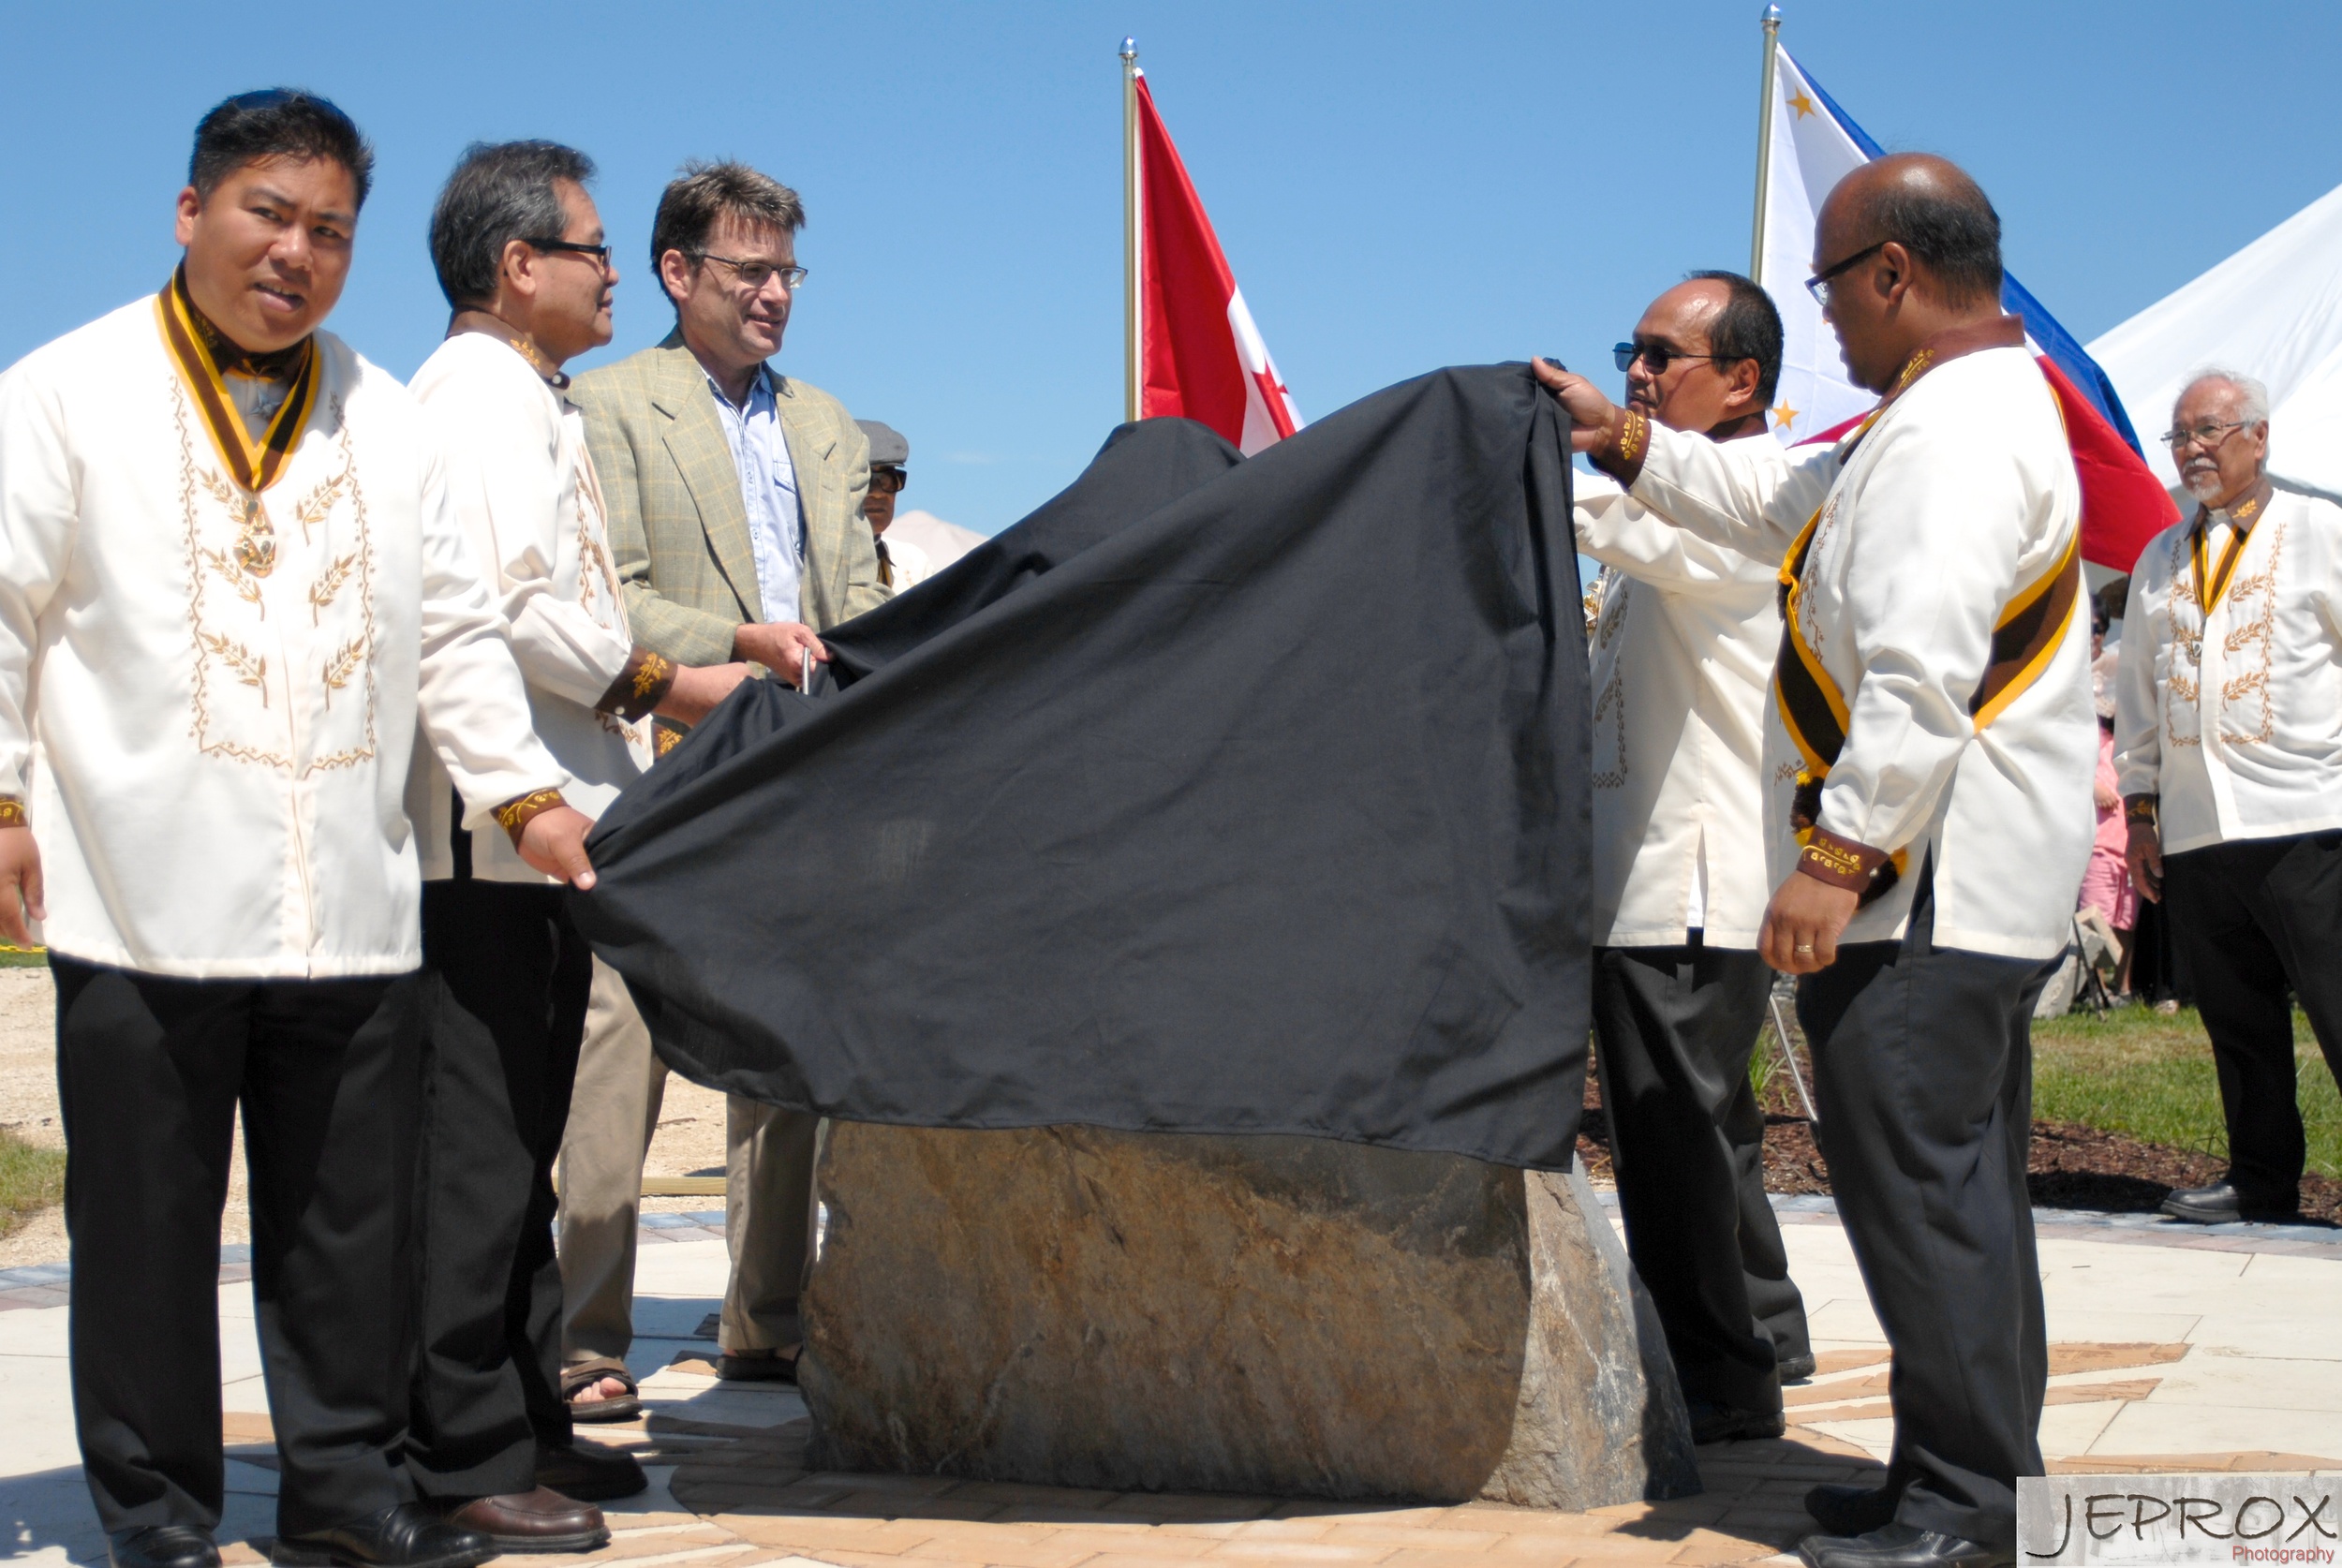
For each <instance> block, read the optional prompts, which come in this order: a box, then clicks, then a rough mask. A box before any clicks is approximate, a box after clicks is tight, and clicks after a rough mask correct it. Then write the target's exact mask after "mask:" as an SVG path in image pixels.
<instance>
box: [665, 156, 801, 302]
mask: <svg viewBox="0 0 2342 1568" xmlns="http://www.w3.org/2000/svg"><path fill="white" fill-rule="evenodd" d="M726 216H730V217H733V218H735V219H737V220H738V221H740V222H742V223H744V224H748V225H749V226H751V227H760V228H770V229H780V230H782V231H783V232H785V233H790V234H793V233H795V232H796V231H797V230H798V229H803V228H804V227H805V202H804V200H802V199H800V198H799V197H798V195H797V193H796V192H795V191H793V190H791V189H790V188H789V187H788V186H787V185H782V184H781V183H780V182H779V181H778V180H776V179H774V178H773V177H772V176H771V175H769V174H766V173H763V172H761V171H760V170H754V169H750V168H749V166H748V165H747V164H745V163H740V162H737V161H735V160H734V159H731V158H719V159H718V160H716V161H715V162H713V163H700V162H692V163H687V164H685V165H684V166H683V171H682V172H681V173H680V174H677V175H676V176H675V177H674V179H673V180H671V181H669V182H668V183H667V188H666V189H665V190H663V191H661V192H660V193H659V212H658V214H657V215H655V216H654V217H653V218H652V219H651V223H650V272H651V276H653V277H655V278H658V279H659V288H660V292H661V293H665V292H666V288H667V280H666V277H665V275H664V274H661V273H660V270H659V263H660V261H661V260H663V259H665V257H666V254H667V252H669V251H671V250H679V251H681V252H682V253H683V254H684V255H685V256H687V257H689V259H690V261H691V264H692V265H693V266H694V267H696V266H698V265H699V263H700V261H701V259H702V258H704V256H705V255H706V254H707V236H708V235H709V234H711V233H713V232H714V231H715V228H716V224H717V221H718V220H719V219H720V218H723V217H726ZM667 299H668V302H669V303H674V295H672V294H668V295H667ZM676 308H677V309H680V308H681V307H680V306H677V307H676Z"/></svg>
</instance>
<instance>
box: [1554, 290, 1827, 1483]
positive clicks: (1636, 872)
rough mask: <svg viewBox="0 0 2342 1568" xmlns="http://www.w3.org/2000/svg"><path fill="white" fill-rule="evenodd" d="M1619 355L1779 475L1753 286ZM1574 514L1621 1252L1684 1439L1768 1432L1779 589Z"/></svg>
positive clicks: (1661, 411)
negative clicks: (1580, 560) (1584, 618)
mask: <svg viewBox="0 0 2342 1568" xmlns="http://www.w3.org/2000/svg"><path fill="white" fill-rule="evenodd" d="M1618 353H1619V358H1620V360H1621V362H1622V363H1621V366H1620V368H1621V369H1623V370H1624V371H1625V372H1626V391H1627V398H1626V401H1627V406H1628V407H1632V408H1634V409H1636V410H1637V411H1638V412H1639V413H1641V414H1643V415H1645V416H1647V417H1648V418H1651V419H1653V420H1656V421H1658V422H1660V423H1662V424H1664V425H1666V426H1668V428H1669V429H1671V430H1681V431H1687V432H1690V433H1692V434H1696V435H1705V436H1708V437H1709V438H1710V439H1711V440H1713V441H1716V442H1718V443H1720V444H1722V447H1723V450H1724V451H1726V452H1727V453H1729V454H1730V456H1731V458H1732V460H1733V461H1735V462H1739V463H1745V464H1748V465H1750V466H1755V467H1757V468H1760V469H1766V470H1770V471H1772V472H1775V473H1779V472H1782V471H1786V468H1787V466H1788V462H1789V459H1788V454H1787V453H1786V451H1783V449H1782V447H1781V444H1780V443H1779V442H1778V441H1776V440H1774V439H1773V438H1772V436H1771V435H1770V434H1768V433H1767V431H1766V429H1765V409H1766V407H1768V406H1769V405H1771V402H1772V394H1773V389H1774V385H1775V383H1776V382H1777V381H1778V380H1779V378H1780V374H1781V315H1780V312H1778V311H1777V310H1775V309H1774V308H1773V304H1772V301H1771V299H1770V298H1768V297H1767V296H1766V294H1765V291H1764V290H1763V289H1762V288H1758V287H1756V284H1755V283H1753V282H1751V281H1750V280H1748V279H1747V278H1744V277H1742V276H1740V275H1739V274H1735V273H1698V274H1693V276H1691V277H1690V278H1688V279H1686V280H1685V281H1684V282H1682V283H1679V284H1677V285H1676V286H1675V287H1674V288H1670V289H1668V291H1667V292H1666V293H1664V294H1662V295H1660V296H1659V297H1658V298H1657V299H1656V300H1653V302H1652V303H1651V308H1650V309H1648V310H1646V311H1645V312H1643V317H1642V319H1641V320H1640V321H1639V322H1638V323H1637V324H1636V327H1635V333H1634V340H1633V341H1632V342H1629V343H1622V344H1620V345H1619V346H1618ZM1577 503H1578V505H1577V530H1578V548H1579V550H1580V551H1581V552H1583V553H1584V554H1585V555H1590V556H1592V557H1593V559H1595V560H1597V561H1600V562H1602V563H1603V565H1604V567H1605V568H1606V569H1607V570H1605V572H1604V574H1603V586H1602V614H1601V620H1600V622H1599V623H1598V624H1597V626H1596V627H1595V629H1594V634H1593V648H1592V650H1591V653H1592V659H1591V662H1592V664H1593V677H1592V678H1593V690H1594V699H1593V825H1594V831H1593V864H1594V910H1593V916H1594V919H1593V926H1594V930H1593V936H1594V963H1593V1024H1594V1040H1595V1044H1596V1046H1597V1048H1598V1049H1599V1051H1600V1053H1601V1069H1602V1071H1601V1079H1602V1106H1603V1111H1604V1114H1605V1115H1606V1116H1607V1117H1608V1119H1609V1132H1610V1155H1611V1160H1612V1162H1613V1165H1614V1167H1615V1169H1616V1171H1617V1174H1618V1184H1619V1205H1620V1211H1621V1213H1622V1214H1623V1216H1624V1218H1625V1220H1626V1245H1627V1250H1629V1251H1630V1252H1631V1253H1632V1254H1633V1255H1634V1260H1635V1268H1636V1272H1637V1273H1638V1274H1640V1275H1641V1276H1642V1279H1643V1282H1644V1283H1645V1284H1647V1285H1648V1286H1649V1287H1650V1288H1651V1294H1652V1299H1653V1303H1654V1304H1655V1305H1656V1306H1657V1308H1658V1309H1659V1321H1660V1323H1661V1324H1663V1325H1665V1327H1666V1330H1667V1337H1668V1352H1669V1353H1670V1354H1671V1355H1672V1357H1673V1359H1674V1362H1675V1369H1676V1373H1677V1376H1678V1377H1679V1378H1680V1379H1681V1380H1682V1384H1683V1397H1684V1398H1685V1400H1686V1401H1688V1403H1689V1404H1690V1407H1691V1416H1692V1438H1693V1441H1694V1442H1728V1441H1731V1440H1734V1439H1741V1438H1758V1437H1778V1436H1779V1435H1780V1434H1781V1432H1782V1430H1783V1421H1782V1409H1781V1380H1782V1378H1783V1377H1784V1376H1788V1377H1802V1376H1805V1375H1808V1374H1810V1373H1811V1372H1812V1371H1813V1369H1814V1355H1813V1345H1812V1341H1811V1339H1810V1338H1809V1336H1808V1334H1807V1331H1806V1326H1805V1303H1804V1301H1803V1300H1802V1298H1801V1297H1800V1296H1799V1294H1798V1291H1797V1287H1796V1286H1795V1285H1794V1284H1791V1283H1790V1282H1789V1261H1788V1254H1787V1252H1786V1250H1785V1249H1784V1248H1783V1246H1782V1244H1781V1227H1780V1223H1779V1221H1778V1220H1775V1219H1774V1218H1773V1212H1772V1206H1771V1203H1770V1202H1768V1201H1767V1199H1766V1197H1765V1167H1764V1139H1765V1116H1764V1112H1763V1110H1762V1109H1761V1108H1760V1107H1759V1106H1758V1105H1757V1103H1756V1095H1755V1093H1754V1092H1753V1091H1752V1090H1751V1089H1750V1087H1749V1084H1748V1058H1749V1054H1750V1053H1751V1051H1753V1050H1754V1049H1755V1047H1756V1035H1757V1030H1758V1029H1759V1028H1761V1027H1762V1025H1763V1022H1764V1017H1765V1009H1766V1003H1767V999H1768V998H1769V997H1770V996H1771V990H1772V973H1771V970H1770V969H1767V968H1766V967H1765V961H1764V959H1763V958H1761V957H1759V956H1758V955H1757V953H1756V932H1757V926H1758V924H1759V922H1760V921H1761V919H1762V917H1763V914H1764V908H1765V895H1766V894H1767V893H1768V892H1769V891H1770V890H1771V883H1769V882H1768V881H1767V880H1765V859H1764V834H1763V830H1762V827H1761V823H1762V821H1763V817H1764V807H1763V800H1764V787H1763V784H1762V783H1761V782H1760V780H1761V779H1762V777H1763V775H1762V772H1761V769H1762V766H1763V755H1762V753H1763V750H1764V733H1765V703H1766V686H1767V684H1768V682H1769V680H1770V678H1771V674H1772V656H1773V651H1774V650H1775V649H1776V648H1777V647H1778V646H1779V645H1780V643H1781V615H1780V612H1779V611H1778V610H1776V609H1775V608H1774V604H1773V600H1774V597H1775V591H1776V590H1775V584H1774V581H1773V579H1774V575H1775V572H1774V569H1773V568H1772V567H1770V566H1767V565H1765V564H1764V563H1762V562H1760V561H1754V560H1751V559H1750V558H1749V557H1748V556H1746V555H1742V554H1741V553H1739V552H1738V551H1736V550H1731V549H1727V548H1725V547H1723V546H1719V545H1714V544H1710V543H1707V542H1706V541H1704V540H1697V539H1694V538H1693V537H1691V536H1690V535H1689V534H1687V533H1685V532H1684V531H1683V530H1682V529H1680V528H1677V527H1675V526H1674V525H1671V524H1669V523H1668V521H1667V520H1666V519H1665V518H1663V517H1660V516H1659V515H1657V514H1656V513H1654V512H1653V511H1652V510H1650V509H1649V508H1648V507H1645V506H1643V505H1641V504H1640V503H1639V502H1637V501H1636V500H1634V499H1633V498H1631V497H1629V496H1626V495H1625V494H1624V493H1623V492H1622V491H1620V490H1619V489H1618V488H1617V487H1616V486H1615V485H1613V484H1611V483H1610V482H1609V481H1607V480H1605V479H1601V478H1598V477H1596V478H1583V479H1581V480H1580V481H1579V484H1578V487H1577Z"/></svg>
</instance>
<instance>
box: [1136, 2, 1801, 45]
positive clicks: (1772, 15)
mask: <svg viewBox="0 0 2342 1568" xmlns="http://www.w3.org/2000/svg"><path fill="white" fill-rule="evenodd" d="M1759 20H1760V21H1762V22H1764V24H1765V31H1766V32H1768V33H1778V32H1780V31H1781V7H1778V6H1774V5H1767V6H1766V7H1765V14H1764V15H1763V16H1762V17H1761V18H1759ZM1124 41H1125V42H1128V41H1129V40H1127V39H1125V40H1124Z"/></svg>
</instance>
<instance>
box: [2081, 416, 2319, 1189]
mask: <svg viewBox="0 0 2342 1568" xmlns="http://www.w3.org/2000/svg"><path fill="white" fill-rule="evenodd" d="M2164 440H2165V442H2166V443H2168V444H2169V445H2170V447H2171V449H2172V457H2173V458H2174V459H2175V460H2176V461H2177V462H2178V465H2179V473H2180V481H2181V482H2182V483H2184V484H2185V485H2186V487H2187V489H2188V491H2189V492H2190V493H2191V494H2193V495H2194V496H2195V497H2196V499H2197V501H2198V502H2199V503H2201V504H2200V505H2199V506H2198V507H2197V509H2196V514H2195V515H2194V516H2193V517H2190V518H2187V519H2186V520H2185V521H2183V522H2180V523H2176V524H2173V525H2172V526H2171V527H2169V528H2167V529H2165V530H2164V531H2163V532H2162V533H2161V534H2160V535H2158V536H2157V538H2156V540H2155V541H2154V542H2153V543H2151V544H2149V545H2148V546H2147V548H2146V550H2145V552H2144V553H2143V554H2142V555H2140V557H2139V564H2138V566H2137V568H2136V569H2135V570H2133V572H2132V574H2131V579H2130V607H2129V610H2128V611H2127V614H2125V616H2124V625H2125V626H2126V627H2127V628H2129V629H2130V632H2129V635H2128V636H2127V637H2126V638H2125V639H2124V640H2123V649H2122V668H2121V673H2120V675H2119V677H2118V682H2117V701H2116V722H2115V747H2116V757H2115V761H2116V765H2117V767H2118V768H2119V770H2120V773H2121V776H2122V784H2121V788H2122V791H2123V797H2124V801H2125V803H2126V810H2127V815H2128V817H2129V819H2130V876H2131V880H2132V881H2133V882H2134V883H2135V884H2136V885H2137V886H2138V888H2139V891H2140V892H2141V893H2142V894H2143V895H2145V896H2147V897H2149V898H2155V899H2160V900H2164V901H2165V902H2166V907H2167V908H2168V909H2169V910H2171V922H2172V939H2173V940H2174V941H2175V942H2176V943H2177V945H2178V946H2179V948H2180V950H2181V952H2182V953H2183V954H2184V957H2183V958H2182V960H2181V961H2182V962H2183V963H2185V964H2186V966H2187V969H2188V972H2189V973H2190V974H2191V975H2192V976H2193V977H2194V980H2195V985H2196V999H2197V1003H2198V1005H2199V1006H2200V1007H2201V1009H2202V1012H2203V1023H2204V1028H2205V1030H2206V1031H2207V1032H2208V1033H2210V1035H2211V1036H2212V1056H2213V1059H2214V1061H2215V1062H2216V1063H2217V1065H2218V1067H2219V1072H2220V1102H2221V1106H2222V1109H2223V1110H2224V1111H2225V1113H2226V1115H2227V1119H2228V1142H2229V1171H2228V1175H2227V1176H2225V1177H2223V1178H2222V1179H2221V1180H2219V1181H2216V1182H2214V1183H2213V1184H2212V1185H2211V1186H2209V1187H2199V1188H2192V1189H2188V1190H2185V1191H2177V1192H2173V1193H2172V1195H2171V1196H2170V1197H2169V1198H2166V1199H2165V1200H2164V1202H2163V1212H2164V1213H2166V1214H2169V1215H2171V1216H2172V1218H2174V1219H2178V1220H2193V1221H2195V1222H2197V1223H2200V1224H2216V1223H2218V1222H2220V1221H2222V1220H2237V1219H2281V1218H2284V1217H2287V1216H2290V1215H2291V1214H2292V1213H2293V1212H2294V1210H2295V1208H2296V1207H2297V1206H2298V1204H2299V1194H2298V1188H2299V1185H2300V1182H2301V1176H2302V1160H2303V1154H2304V1146H2303V1136H2302V1117H2301V1111H2300V1108H2299V1105H2298V1104H2297V1102H2296V1100H2295V1097H2294V1087H2295V1083H2294V1066H2293V1015H2292V1009H2291V1007H2290V1005H2289V1004H2288V1000H2287V996H2286V993H2287V992H2288V991H2289V990H2290V991H2291V992H2292V994H2293V996H2295V997H2297V998H2300V1001H2301V1005H2302V1011H2304V1012H2305V1013H2308V1014H2309V1022H2310V1027H2311V1028H2312V1029H2314V1030H2315V1031H2316V1032H2317V1036H2318V1043H2319V1046H2320V1049H2322V1050H2323V1051H2324V1052H2325V1056H2326V1065H2327V1066H2328V1067H2329V1068H2331V1069H2332V1070H2333V1071H2334V1073H2335V1078H2336V1079H2337V1081H2342V973H2337V972H2336V970H2335V967H2334V964H2333V962H2332V958H2331V954H2332V952H2333V943H2334V939H2335V934H2336V932H2337V931H2342V509H2337V508H2336V507H2335V506H2334V505H2333V504H2332V503H2330V502H2327V501H2321V500H2316V499H2313V498H2311V497H2309V496H2294V495H2284V494H2280V493H2278V492H2277V491H2275V490H2274V489H2272V488H2271V486H2270V483H2269V478H2268V473H2267V468H2268V461H2269V393H2268V390H2267V389H2266V388H2264V387H2263V386H2261V384H2260V382H2258V381H2256V380H2254V379H2253V378H2252V377H2249V376H2240V375H2237V374H2236V373H2234V372H2232V371H2225V370H2207V371H2204V372H2203V373H2201V374H2200V375H2199V376H2197V377H2196V378H2195V379H2194V380H2193V381H2191V382H2189V383H2188V385H2187V386H2186V389H2185V390H2184V391H2182V392H2181V393H2180V394H2179V402H2178V405H2177V407H2174V408H2173V409H2172V429H2171V432H2170V434H2169V435H2167V436H2164Z"/></svg>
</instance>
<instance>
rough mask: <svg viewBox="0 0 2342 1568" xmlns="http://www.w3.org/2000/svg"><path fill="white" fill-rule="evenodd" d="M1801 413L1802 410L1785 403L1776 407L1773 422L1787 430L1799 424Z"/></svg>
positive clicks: (1773, 412)
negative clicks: (1798, 419)
mask: <svg viewBox="0 0 2342 1568" xmlns="http://www.w3.org/2000/svg"><path fill="white" fill-rule="evenodd" d="M1800 412H1801V410H1799V409H1796V408H1792V407H1789V406H1788V404H1787V403H1786V402H1784V403H1782V404H1780V405H1778V406H1777V407H1774V409H1773V411H1772V417H1773V421H1774V422H1776V423H1777V424H1779V425H1780V426H1781V428H1782V429H1784V430H1786V429H1788V428H1789V426H1791V425H1793V424H1795V423H1796V422H1797V416H1798V414H1799V413H1800Z"/></svg>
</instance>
